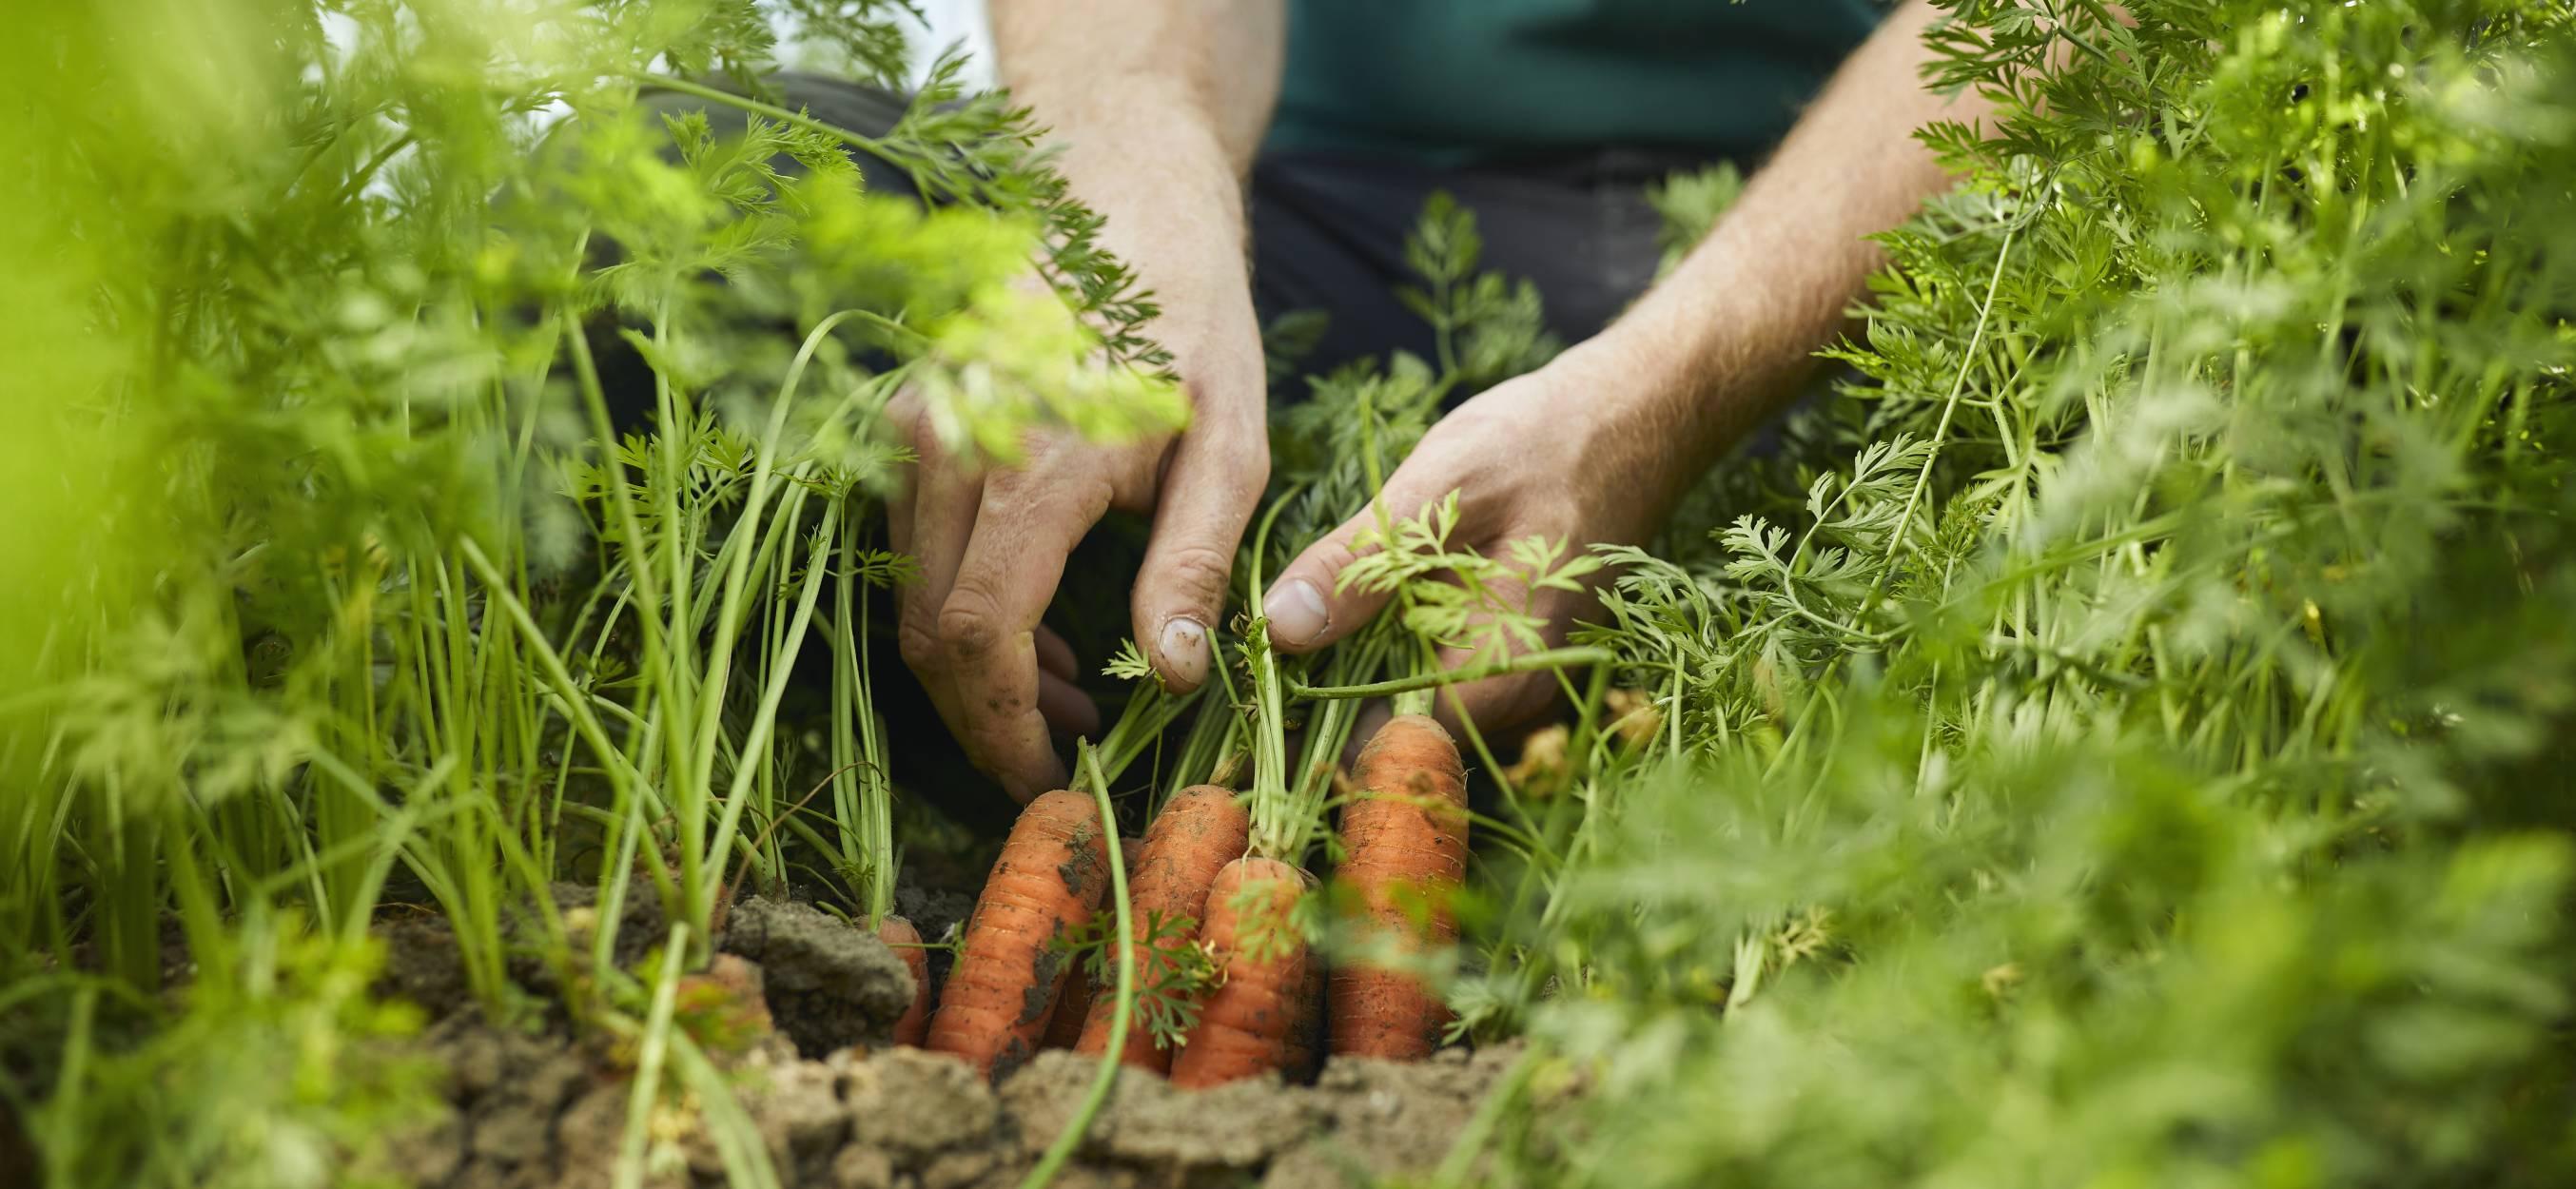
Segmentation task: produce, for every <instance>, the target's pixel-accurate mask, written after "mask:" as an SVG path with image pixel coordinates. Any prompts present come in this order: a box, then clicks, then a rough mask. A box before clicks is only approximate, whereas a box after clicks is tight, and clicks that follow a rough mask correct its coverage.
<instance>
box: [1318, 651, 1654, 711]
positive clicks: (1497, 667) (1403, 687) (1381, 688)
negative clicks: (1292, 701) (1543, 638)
mask: <svg viewBox="0 0 2576 1189" xmlns="http://www.w3.org/2000/svg"><path fill="white" fill-rule="evenodd" d="M1617 659H1619V658H1617V657H1615V656H1612V655H1611V654H1610V650H1609V649H1607V648H1551V649H1548V650H1546V651H1544V652H1531V653H1524V654H1522V655H1520V656H1516V657H1513V658H1511V659H1510V660H1502V661H1489V662H1487V663H1485V664H1481V665H1472V666H1469V667H1467V668H1464V669H1451V670H1448V671H1446V672H1437V673H1417V674H1415V675H1413V676H1411V677H1397V678H1394V679H1392V680H1388V681H1372V682H1369V683H1368V684H1366V685H1306V684H1304V683H1302V682H1300V681H1298V680H1297V679H1296V678H1294V677H1291V678H1289V679H1288V692H1289V693H1291V694H1294V695H1296V696H1298V697H1300V698H1312V699H1315V700H1318V701H1330V700H1334V699H1340V698H1383V697H1388V696H1390V695H1394V694H1401V693H1410V692H1412V691H1414V690H1424V689H1437V688H1439V687H1441V686H1444V685H1457V684H1460V683H1462V682H1468V681H1482V680H1484V679H1485V678H1488V677H1500V676H1502V675H1503V674H1506V673H1525V672H1528V671H1529V670H1532V669H1547V668H1558V667H1567V666H1573V665H1606V664H1609V663H1611V662H1612V661H1615V660H1617Z"/></svg>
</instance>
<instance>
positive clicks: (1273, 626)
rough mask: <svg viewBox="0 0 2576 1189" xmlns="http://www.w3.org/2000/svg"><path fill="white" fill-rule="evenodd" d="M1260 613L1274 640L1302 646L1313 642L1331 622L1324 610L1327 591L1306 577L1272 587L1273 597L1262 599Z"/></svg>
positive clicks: (1271, 593) (1271, 595) (1271, 594)
mask: <svg viewBox="0 0 2576 1189" xmlns="http://www.w3.org/2000/svg"><path fill="white" fill-rule="evenodd" d="M1261 614H1262V616H1263V617H1264V618H1266V619H1268V620H1269V621H1270V635H1271V638H1273V639H1275V640H1278V641H1279V642H1280V643H1283V644H1295V645H1300V646H1303V645H1306V644H1311V643H1313V642H1314V640H1315V637H1317V636H1320V635H1323V634H1324V627H1325V625H1326V624H1327V623H1329V622H1330V620H1329V619H1328V618H1327V617H1326V613H1325V611H1324V592H1322V591H1320V590H1317V589H1315V584H1314V583H1312V582H1308V581H1306V580H1305V579H1303V578H1292V579H1290V580H1288V581H1286V582H1282V583H1280V584H1279V585H1277V586H1274V587H1272V588H1270V597H1268V598H1266V599H1263V600H1261Z"/></svg>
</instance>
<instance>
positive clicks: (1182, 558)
mask: <svg viewBox="0 0 2576 1189" xmlns="http://www.w3.org/2000/svg"><path fill="white" fill-rule="evenodd" d="M1222 259H1223V257H1220V258H1219V260H1220V262H1221V261H1222ZM1234 267H1235V269H1236V271H1237V272H1238V273H1239V272H1240V265H1235V266H1234ZM1233 293H1234V298H1233V300H1232V301H1228V300H1226V299H1225V298H1224V297H1223V296H1221V295H1215V296H1210V297H1208V298H1207V299H1205V300H1201V301H1195V302H1193V303H1192V304H1191V306H1190V307H1188V308H1186V309H1182V308H1175V309H1174V310H1172V312H1170V313H1167V314H1166V315H1165V316H1163V317H1162V318H1160V319H1157V320H1156V321H1155V322H1154V324H1153V325H1152V326H1150V327H1148V328H1147V329H1148V333H1150V334H1152V335H1154V336H1155V337H1156V338H1157V340H1158V341H1160V342H1162V343H1163V345H1164V346H1165V348H1166V349H1168V350H1170V351H1171V352H1172V356H1173V362H1174V367H1175V370H1177V371H1178V373H1179V375H1180V377H1181V382H1182V385H1183V387H1184V388H1185V389H1186V391H1187V393H1188V395H1189V399H1190V404H1191V408H1192V414H1191V422H1190V424H1189V426H1188V428H1187V429H1185V430H1183V431H1182V432H1181V433H1180V434H1178V435H1165V436H1161V437H1157V438H1153V439H1150V440H1146V441H1141V442H1133V443H1127V444H1122V445H1101V444H1098V443H1092V442H1086V441H1083V440H1082V439H1080V438H1079V437H1076V436H1074V435H1072V434H1070V433H1068V432H1063V431H1048V432H1042V433H1038V434H1033V435H1031V438H1030V440H1029V441H1028V443H1027V448H1026V450H1025V452H1024V454H1023V456H1022V458H1021V459H1020V460H1019V461H1018V462H1017V463H1015V464H1014V465H1011V466H1009V467H1006V468H990V469H987V468H984V467H980V466H978V465H977V464H976V462H975V460H973V459H971V458H966V457H960V456H958V455H957V454H954V453H952V452H950V451H948V450H947V449H946V448H944V447H943V446H942V444H941V443H940V441H939V438H938V435H937V434H936V433H935V432H934V431H933V430H932V428H931V425H930V419H929V417H928V416H927V415H926V413H925V412H924V411H923V409H922V408H921V405H920V403H919V402H918V401H917V400H914V399H911V398H910V397H908V396H905V397H898V398H897V400H896V402H895V406H894V410H893V411H894V416H895V418H896V424H897V425H898V426H899V427H902V428H903V429H904V430H906V431H907V432H908V433H909V435H910V438H911V442H912V445H913V448H914V449H915V450H916V451H917V452H918V455H919V459H920V461H919V463H918V465H917V467H916V469H915V477H914V480H915V481H914V482H913V484H912V485H911V487H910V488H909V490H907V491H906V492H905V493H904V494H903V495H902V496H901V497H899V498H897V499H896V500H895V501H894V503H893V506H892V507H891V509H890V521H891V525H892V530H893V538H894V546H895V548H896V549H898V550H900V551H902V552H905V553H909V554H912V555H913V556H914V557H915V558H917V559H918V560H919V561H920V565H921V580H920V581H919V582H918V583H916V584H912V585H908V586H905V587H904V588H902V589H901V591H900V592H899V594H898V600H899V602H900V604H901V626H900V640H901V644H902V650H903V659H904V663H905V664H906V665H908V666H910V667H911V669H912V671H913V672H914V674H916V675H917V676H919V677H920V678H921V683H922V685H923V686H924V687H925V688H926V689H928V691H929V693H930V699H931V702H932V704H933V705H934V706H936V707H937V708H938V711H939V717H940V719H941V720H942V721H944V722H945V723H946V724H947V725H948V729H949V730H950V732H952V733H953V734H955V735H956V736H957V739H958V741H959V742H960V743H961V744H963V745H964V746H965V749H966V754H967V758H968V759H969V760H970V761H972V762H973V763H974V765H975V766H976V768H977V769H979V770H981V771H983V772H985V773H986V774H988V775H990V776H992V777H993V778H994V779H995V780H996V781H999V782H1000V783H1001V785H1002V787H1003V789H1004V790H1005V791H1007V792H1009V793H1010V794H1011V795H1012V796H1013V797H1015V798H1017V799H1019V800H1020V801H1021V802H1022V803H1026V802H1027V801H1028V800H1029V799H1030V798H1032V797H1035V796H1036V795H1038V794H1039V793H1042V792H1045V791H1047V790H1048V789H1051V788H1058V787H1062V785H1063V784H1064V782H1065V769H1064V763H1063V760H1062V758H1061V757H1059V756H1058V755H1057V753H1056V750H1055V745H1054V742H1053V739H1052V736H1053V735H1057V734H1078V735H1092V736H1096V735H1097V734H1098V732H1099V730H1100V712H1099V710H1098V708H1097V707H1095V706H1094V705H1093V704H1092V702H1091V699H1090V698H1089V696H1087V695H1085V694H1084V693H1083V692H1082V691H1081V690H1080V689H1079V688H1077V686H1076V684H1075V678H1076V675H1077V673H1078V671H1079V670H1078V668H1077V661H1076V658H1075V657H1074V655H1073V651H1072V649H1070V648H1069V647H1067V646H1066V645H1065V643H1064V641H1063V640H1062V639H1060V638H1058V637H1057V636H1056V635H1055V633H1053V632H1051V631H1048V630H1047V629H1046V628H1045V627H1044V626H1042V625H1040V624H1039V622H1038V620H1039V617H1040V616H1041V615H1043V614H1044V613H1045V611H1046V608H1047V605H1048V604H1049V603H1050V602H1052V601H1053V600H1054V598H1055V594H1056V590H1057V587H1058V585H1059V583H1060V582H1061V581H1062V580H1063V578H1064V569H1065V561H1066V559H1067V557H1069V556H1070V555H1071V554H1072V552H1073V548H1074V546H1075V545H1076V544H1077V543H1079V542H1080V541H1081V540H1082V537H1083V534H1085V533H1086V532H1089V531H1090V529H1091V527H1092V526H1093V525H1094V524H1096V523H1098V522H1099V520H1100V517H1101V516H1102V514H1104V513H1106V512H1107V511H1109V510H1110V509H1112V508H1117V509H1121V510H1125V511H1131V512H1137V513H1141V514H1145V515H1150V516H1151V517H1152V518H1153V527H1152V530H1151V535H1150V537H1149V543H1148V545H1147V548H1146V552H1145V560H1144V565H1143V567H1142V568H1141V569H1140V570H1139V571H1138V572H1137V574H1136V584H1135V588H1134V591H1133V593H1132V596H1131V599H1130V609H1131V611H1132V613H1133V615H1134V618H1135V639H1136V642H1137V644H1138V646H1139V647H1141V648H1142V649H1143V650H1144V652H1145V656H1146V658H1147V659H1148V660H1149V661H1150V662H1152V664H1153V666H1154V671H1155V673H1156V675H1157V676H1158V677H1160V678H1161V680H1162V682H1163V684H1164V685H1165V687H1166V688H1170V689H1174V690H1190V689H1196V688H1197V687H1198V686H1199V684H1200V683H1201V682H1203V681H1205V680H1206V679H1207V673H1208V666H1209V664H1210V663H1212V659H1213V657H1212V647H1211V644H1210V640H1209V630H1210V629H1211V628H1214V627H1216V626H1217V625H1218V624H1219V622H1220V620H1219V619H1218V616H1219V615H1220V614H1221V613H1222V612H1223V610H1224V606H1225V595H1226V582H1227V577H1228V575H1229V573H1230V571H1231V569H1232V563H1233V560H1234V554H1235V547H1236V545H1237V544H1238V543H1239V542H1240V541H1241V539H1242V537H1243V530H1244V526H1245V524H1246V523H1247V522H1248V521H1249V520H1250V519H1251V516H1252V510H1253V507H1254V505H1255V504H1256V503H1258V502H1259V500H1260V498H1261V492H1262V489H1263V487H1264V485H1265V484H1267V483H1268V482H1269V474H1270V446H1269V438H1268V422H1267V419H1266V409H1267V405H1266V393H1265V391H1264V380H1265V374H1264V371H1263V364H1262V360H1261V344H1260V336H1259V333H1258V330H1257V326H1256V323H1255V321H1254V319H1253V314H1252V303H1251V297H1250V294H1249V290H1248V288H1246V287H1245V286H1243V285H1241V284H1237V285H1235V286H1234V287H1233ZM1084 577H1090V578H1091V580H1092V581H1094V582H1097V581H1100V580H1101V579H1099V578H1098V577H1094V576H1088V575H1086V576H1084ZM1121 577H1123V575H1121ZM1113 580H1114V579H1113Z"/></svg>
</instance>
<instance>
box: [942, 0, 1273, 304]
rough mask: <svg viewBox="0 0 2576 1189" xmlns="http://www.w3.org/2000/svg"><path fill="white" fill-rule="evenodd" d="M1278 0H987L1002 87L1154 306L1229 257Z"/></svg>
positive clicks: (1178, 297)
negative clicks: (1134, 267) (1045, 136)
mask: <svg viewBox="0 0 2576 1189" xmlns="http://www.w3.org/2000/svg"><path fill="white" fill-rule="evenodd" d="M1284 13H1285V8H1284V4H1283V0H1222V2H1220V0H995V2H994V4H993V6H992V15H993V32H994V40H995V43H996V51H997V52H996V61H997V66H998V69H999V74H1000V78H1001V81H1002V82H1003V83H1004V84H1005V85H1007V86H1008V87H1010V88H1011V91H1012V94H1013V96H1014V98H1016V99H1018V100H1019V101H1020V102H1022V103H1025V104H1027V105H1028V106H1029V107H1030V108H1031V110H1032V111H1034V112H1035V113H1036V116H1037V120H1038V122H1039V123H1041V124H1043V125H1046V126H1048V127H1049V128H1051V129H1052V130H1053V139H1054V140H1055V142H1056V143H1058V144H1059V145H1061V146H1062V149H1063V156H1062V158H1061V159H1060V168H1061V169H1062V170H1063V171H1064V174H1065V177H1066V180H1067V181H1068V182H1069V183H1070V184H1071V185H1072V187H1073V190H1074V193H1075V194H1076V195H1078V196H1079V197H1081V198H1082V199H1083V200H1084V201H1085V202H1088V203H1089V204H1091V205H1092V206H1093V207H1094V208H1095V209H1097V210H1099V211H1101V213H1103V214H1105V215H1107V216H1108V217H1109V220H1110V224H1109V229H1108V231H1107V233H1106V234H1107V235H1108V237H1109V240H1110V245H1111V247H1112V248H1113V249H1117V250H1119V251H1120V252H1121V254H1122V255H1125V256H1127V257H1128V258H1130V259H1131V260H1134V261H1135V262H1136V263H1137V264H1138V267H1139V269H1140V270H1141V271H1142V272H1143V273H1144V274H1145V281H1146V283H1147V284H1148V285H1150V286H1152V287H1154V288H1155V289H1157V290H1158V291H1160V292H1161V293H1162V294H1163V297H1164V304H1165V306H1166V308H1171V307H1173V306H1174V305H1175V304H1176V303H1177V302H1179V301H1184V300H1206V299H1209V298H1211V297H1213V296H1214V295H1212V294H1209V293H1204V292H1201V291H1200V290H1201V289H1202V288H1203V287H1206V286H1216V287H1223V286H1226V285H1229V284H1238V283H1239V278H1233V277H1225V276H1205V275H1201V274H1205V273H1209V272H1216V273H1223V272H1225V271H1226V266H1225V265H1223V264H1220V263H1217V262H1214V261H1207V262H1201V261H1200V259H1199V258H1200V257H1202V256H1207V255H1209V254H1210V253H1208V252H1203V251H1202V252H1161V251H1154V250H1143V251H1140V250H1138V249H1140V248H1148V245H1147V244H1146V243H1145V242H1143V241H1144V237H1146V236H1151V237H1152V238H1153V239H1154V240H1155V241H1157V242H1158V243H1160V244H1164V245H1171V244H1184V245H1190V246H1192V247H1216V248H1217V249H1218V251H1219V252H1221V253H1222V254H1224V255H1226V256H1229V257H1231V258H1233V259H1234V261H1235V263H1236V264H1238V265H1239V263H1240V257H1241V255H1242V249H1243V241H1244V235H1245V232H1244V221H1243V202H1242V181H1243V179H1244V177H1245V176H1246V175H1247V174H1248V173H1249V171H1250V169H1251V164H1252V156H1253V152H1254V150H1255V149H1256V148H1257V147H1258V145H1259V144H1260V140H1261V137H1262V134H1263V132H1264V130H1265V129H1266V128H1267V126H1268V124H1269V120H1270V108H1271V105H1272V104H1273V103H1274V102H1275V101H1276V99H1277V97H1278V91H1279V71H1280V65H1281V60H1282V55H1283V53H1284V36H1285V34H1284V24H1283V22H1284V20H1285V16H1284Z"/></svg>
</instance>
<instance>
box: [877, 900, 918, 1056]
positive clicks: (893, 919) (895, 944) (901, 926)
mask: <svg viewBox="0 0 2576 1189" xmlns="http://www.w3.org/2000/svg"><path fill="white" fill-rule="evenodd" d="M877 940H879V941H882V942H884V943H886V945H887V947H888V948H891V949H892V950H894V956H895V957H898V958H901V959H903V965H904V969H906V970H909V971H911V972H912V1006H910V1007H907V1008H905V1009H903V1018H901V1019H898V1020H896V1021H895V1022H894V1042H895V1043H896V1044H899V1045H912V1046H914V1047H919V1046H920V1044H921V1041H922V1038H923V1037H925V1036H928V1035H930V951H929V950H926V949H923V948H921V930H919V929H915V928H913V927H912V922H910V921H907V920H905V919H903V918H902V917H899V916H896V915H894V914H892V913H888V914H886V918H885V919H884V920H882V921H878V922H877Z"/></svg>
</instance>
